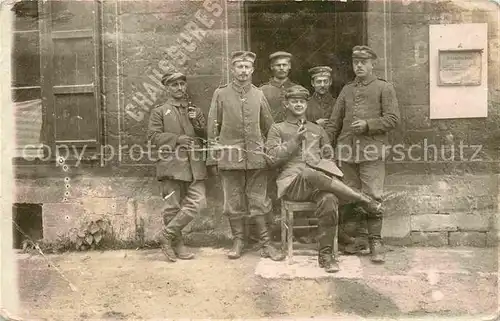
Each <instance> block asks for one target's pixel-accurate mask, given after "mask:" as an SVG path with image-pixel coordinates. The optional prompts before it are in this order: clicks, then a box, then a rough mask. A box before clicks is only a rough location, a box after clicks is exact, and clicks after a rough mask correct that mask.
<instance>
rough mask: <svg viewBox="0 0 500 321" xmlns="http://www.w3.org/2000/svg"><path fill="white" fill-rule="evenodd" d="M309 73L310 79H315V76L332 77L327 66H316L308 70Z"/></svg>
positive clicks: (330, 70) (330, 69)
mask: <svg viewBox="0 0 500 321" xmlns="http://www.w3.org/2000/svg"><path fill="white" fill-rule="evenodd" d="M309 73H310V74H311V78H314V77H317V76H328V77H331V76H332V68H330V67H328V66H316V67H313V68H311V69H309Z"/></svg>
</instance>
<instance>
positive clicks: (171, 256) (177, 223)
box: [161, 211, 193, 262]
mask: <svg viewBox="0 0 500 321" xmlns="http://www.w3.org/2000/svg"><path fill="white" fill-rule="evenodd" d="M192 220H193V217H192V216H189V215H187V214H186V213H184V212H182V211H179V212H178V213H177V215H175V217H174V218H173V219H172V220H171V221H170V222H169V223H168V225H167V226H166V227H165V230H164V233H163V234H164V238H163V240H162V242H161V243H162V245H161V249H162V252H163V254H165V256H166V257H167V260H169V261H171V262H175V261H177V258H176V257H177V255H176V252H175V250H174V247H175V245H176V242H178V240H179V237H180V235H181V231H182V229H183V228H184V227H185V226H186V225H188V224H189V223H190V222H191V221H192Z"/></svg>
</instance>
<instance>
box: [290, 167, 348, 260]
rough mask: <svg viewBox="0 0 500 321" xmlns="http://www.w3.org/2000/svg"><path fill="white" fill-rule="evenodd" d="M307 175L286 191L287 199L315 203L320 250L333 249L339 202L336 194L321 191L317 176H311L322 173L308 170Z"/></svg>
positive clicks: (295, 180)
mask: <svg viewBox="0 0 500 321" xmlns="http://www.w3.org/2000/svg"><path fill="white" fill-rule="evenodd" d="M308 171H309V172H308V173H309V174H307V175H305V172H302V173H300V174H299V175H298V176H297V177H296V178H295V179H294V180H293V181H292V183H291V184H290V186H289V187H288V188H287V190H286V195H285V196H286V198H287V199H289V200H291V201H296V202H311V201H312V202H315V203H316V206H317V207H316V211H315V213H314V214H315V215H316V217H317V218H318V243H319V249H320V250H322V249H325V248H328V249H330V250H331V249H332V248H333V241H334V238H335V232H336V226H337V222H338V205H339V200H338V198H337V196H335V194H333V193H331V192H327V191H322V190H320V189H319V187H320V184H317V182H316V180H315V178H316V177H317V175H311V174H310V173H311V172H317V174H318V175H323V174H322V173H320V172H318V171H316V170H312V169H308Z"/></svg>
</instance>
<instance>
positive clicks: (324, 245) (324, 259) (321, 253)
mask: <svg viewBox="0 0 500 321" xmlns="http://www.w3.org/2000/svg"><path fill="white" fill-rule="evenodd" d="M334 238H335V227H334V226H330V225H327V226H325V225H322V224H321V221H320V222H319V226H318V246H319V249H318V265H319V267H321V268H323V269H324V270H325V271H326V272H327V273H335V272H338V271H340V267H339V265H338V263H337V260H336V258H335V255H334V254H333V240H334Z"/></svg>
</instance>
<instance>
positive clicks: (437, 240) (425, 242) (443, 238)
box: [410, 232, 448, 247]
mask: <svg viewBox="0 0 500 321" xmlns="http://www.w3.org/2000/svg"><path fill="white" fill-rule="evenodd" d="M410 238H411V242H412V244H413V245H416V246H434V247H440V246H446V245H448V232H411V235H410Z"/></svg>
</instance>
